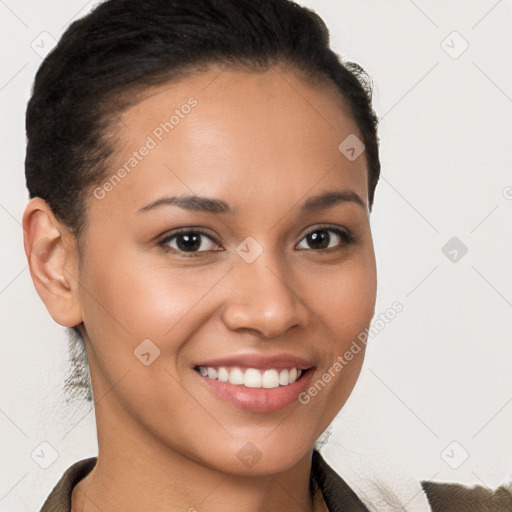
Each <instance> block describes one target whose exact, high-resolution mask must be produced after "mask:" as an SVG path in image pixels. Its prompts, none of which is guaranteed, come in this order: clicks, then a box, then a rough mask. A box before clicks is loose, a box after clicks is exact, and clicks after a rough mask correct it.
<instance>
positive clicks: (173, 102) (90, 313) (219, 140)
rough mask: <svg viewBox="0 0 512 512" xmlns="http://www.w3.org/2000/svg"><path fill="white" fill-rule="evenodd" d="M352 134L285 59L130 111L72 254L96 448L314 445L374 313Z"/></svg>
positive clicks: (241, 454) (240, 449) (262, 465)
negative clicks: (283, 65)
mask: <svg viewBox="0 0 512 512" xmlns="http://www.w3.org/2000/svg"><path fill="white" fill-rule="evenodd" d="M354 136H357V137H358V139H361V136H360V134H359V130H358V129H357V126H356V124H355V123H354V121H353V120H352V118H351V116H350V113H349V111H348V107H347V106H346V105H345V103H344V102H343V100H342V99H341V97H340V95H339V94H338V93H337V92H336V90H335V89H334V86H329V85H316V86H313V85H308V83H307V82H305V81H304V80H303V79H301V78H299V77H298V75H295V74H292V73H290V72H285V71H283V70H279V71H278V70H277V69H275V68H271V69H270V70H269V71H268V72H265V73H259V74H258V73H242V72H236V71H222V72H220V73H219V72H218V71H213V70H211V71H208V72H204V73H202V74H198V75H196V76H194V77H192V78H187V79H184V80H182V81H181V82H180V83H178V84H174V85H169V84H168V85H166V86H163V87H159V88H158V89H157V90H156V91H152V93H151V95H147V96H146V97H145V99H143V100H142V101H141V102H140V103H138V104H137V105H136V106H132V107H130V108H128V109H127V110H126V111H125V112H124V113H123V114H122V115H121V116H120V119H119V122H118V123H117V129H116V131H115V133H114V139H113V140H114V147H115V154H114V156H113V157H112V158H111V162H110V173H109V175H108V177H107V179H106V180H105V181H103V182H102V183H100V184H99V185H98V187H97V188H95V189H94V190H92V191H91V194H90V196H89V197H88V199H87V201H88V202H87V215H88V227H87V230H86V233H85V235H84V241H83V242H84V243H83V246H84V254H83V256H82V260H81V262H80V265H79V266H77V267H76V268H77V272H78V273H79V282H80V286H79V287H78V288H77V299H78V301H79V305H80V311H81V316H82V319H83V322H84V326H85V330H86V333H85V340H86V343H87V349H88V356H89V364H90V370H91V376H92V381H93V389H94V392H95V399H96V401H97V404H96V415H97V421H98V431H99V432H98V435H99V442H100V451H101V449H102V448H101V445H102V443H103V444H104V445H105V443H109V444H111V443H114V444H116V443H117V444H119V443H125V444H130V449H131V450H138V451H140V452H144V453H146V454H149V453H151V450H154V449H156V448H159V449H161V448H162V447H164V448H165V450H164V451H168V450H171V451H172V452H173V453H177V454H178V455H184V456H185V457H187V458H188V459H192V460H194V461H196V462H199V463H201V464H202V465H206V466H208V467H214V468H217V469H220V470H222V471H229V472H239V473H254V474H263V473H269V472H270V473H273V472H278V471H282V470H285V469H287V468H290V467H291V466H292V465H293V464H295V463H296V462H297V461H298V460H299V459H300V458H301V457H303V456H305V454H307V453H309V450H310V449H311V447H312V446H313V444H314V442H315V440H316V439H317V438H318V437H319V436H320V435H321V433H322V432H323V431H324V430H325V428H327V426H328V425H329V424H330V422H331V421H332V420H333V418H334V417H335V415H336V413H337V412H338V411H339V410H340V408H341V407H342V406H343V404H344V403H345V401H346V400H347V398H348V396H349V394H350V392H351V390H352V388H353V386H354V384H355V382H356V380H357V377H358V374H359V371H360V367H361V364H362V361H363V354H364V349H363V350H360V351H359V352H358V353H354V354H353V358H352V360H351V361H350V362H347V361H346V360H345V359H343V360H344V361H345V364H343V368H342V369H341V370H339V369H338V370H335V369H334V368H333V365H335V362H336V361H340V360H341V358H343V355H344V354H345V352H346V351H347V350H349V348H350V345H351V343H352V341H353V340H355V339H356V338H357V335H358V334H359V333H360V332H362V331H364V330H365V328H366V327H367V326H368V325H369V323H370V321H371V319H372V316H373V313H374V304H375V295H376V271H375V258H374V250H373V245H372V237H371V232H370V225H369V217H368V216H369V211H368V199H367V197H368V176H367V167H366V160H365V155H364V152H363V154H362V155H361V156H360V157H358V158H355V159H354V156H357V151H358V150H359V149H360V148H359V147H355V154H354V155H353V154H352V153H354V152H352V151H350V149H349V150H348V151H347V150H346V149H347V148H346V147H345V146H343V148H344V153H343V152H342V151H341V150H340V149H339V145H340V143H342V142H343V141H345V139H347V137H351V138H349V139H348V142H346V143H345V145H346V144H349V145H350V142H351V141H352V142H353V141H354V140H355V141H356V142H357V140H356V139H354ZM345 155H348V157H347V156H345ZM349 157H350V158H349ZM120 169H124V172H123V171H122V170H120ZM325 194H327V196H326V197H325V198H324V199H323V200H321V199H320V197H321V196H323V195H325ZM172 198H174V199H172ZM176 198H179V199H180V201H177V199H176ZM206 198H208V200H206ZM178 230H179V231H180V232H181V234H178V233H177V232H178ZM199 367H204V368H206V370H204V369H202V368H199ZM208 367H209V368H210V369H209V370H208ZM251 368H252V370H248V369H251ZM336 368H339V367H336ZM295 369H299V370H302V375H301V376H300V378H299V379H298V380H296V381H295V382H293V383H289V382H290V380H292V381H293V374H294V372H295ZM246 370H248V371H246ZM284 370H287V371H284ZM329 370H330V375H331V378H330V379H329V378H328V377H327V378H326V377H325V375H326V373H329ZM201 371H202V372H203V373H205V372H208V373H209V375H210V376H208V375H202V374H201ZM299 373H300V372H299ZM215 375H217V379H215V378H211V377H215ZM322 376H324V380H323V381H322V382H321V384H320V385H319V384H318V383H317V386H316V388H315V389H316V392H315V391H313V392H311V393H310V391H309V390H310V389H311V388H314V387H315V386H314V384H315V382H317V381H318V380H319V379H320V380H322ZM219 379H220V380H219ZM226 379H228V382H223V381H225V380H226ZM243 379H245V381H244V382H246V384H247V386H245V385H242V384H240V382H242V381H243ZM230 381H233V382H234V383H230ZM326 381H328V382H327V383H326ZM237 382H238V383H239V384H236V383H237ZM287 383H288V384H287ZM263 385H264V386H268V387H259V386H263ZM276 386H277V387H276ZM299 394H300V397H301V399H300V400H299V399H298V398H299ZM121 433H122V435H120V434H121Z"/></svg>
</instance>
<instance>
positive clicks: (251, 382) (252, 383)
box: [244, 368, 261, 388]
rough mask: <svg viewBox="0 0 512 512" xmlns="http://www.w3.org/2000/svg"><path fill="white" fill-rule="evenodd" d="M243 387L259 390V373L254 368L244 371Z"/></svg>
mask: <svg viewBox="0 0 512 512" xmlns="http://www.w3.org/2000/svg"><path fill="white" fill-rule="evenodd" d="M244 386H245V387H246V388H261V373H260V372H259V371H258V370H256V369H255V368H248V369H247V370H245V375H244Z"/></svg>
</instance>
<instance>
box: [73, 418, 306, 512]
mask: <svg viewBox="0 0 512 512" xmlns="http://www.w3.org/2000/svg"><path fill="white" fill-rule="evenodd" d="M97 420H98V422H99V420H100V418H98V417H97ZM98 426H100V423H98ZM140 428H141V427H140V426H138V427H136V428H127V425H124V428H123V429H122V430H121V429H115V428H98V446H99V455H98V460H97V463H96V466H95V467H94V469H93V470H92V471H91V473H90V474H89V475H88V476H87V477H86V478H84V479H83V480H82V481H81V482H79V484H77V486H76V487H75V489H74V491H73V496H72V512H93V511H94V512H97V511H98V510H101V511H102V512H116V511H123V512H139V511H140V510H151V511H152V512H160V511H162V512H163V511H165V512H174V511H180V512H184V511H188V512H214V511H215V512H217V511H219V510H222V511H223V512H235V511H236V512H239V511H240V510H244V511H247V512H253V511H254V512H256V511H263V510H264V511H265V512H277V511H283V510H301V511H304V512H313V510H314V504H313V499H312V497H311V495H310V492H309V480H310V471H311V452H310V451H308V452H307V453H306V454H305V455H304V456H303V457H302V458H301V459H300V460H299V461H298V462H297V463H296V464H295V465H294V466H292V467H291V468H289V469H288V470H286V471H284V472H281V473H276V474H266V475H238V474H230V473H225V472H221V471H218V470H216V469H215V468H212V467H209V466H206V465H204V464H201V463H199V462H196V461H194V460H192V459H191V458H189V457H186V456H184V455H183V454H181V453H178V452H176V451H175V450H172V449H170V448H169V447H168V446H162V444H161V443H160V442H159V441H158V440H155V439H154V438H152V437H151V436H150V435H149V434H147V435H146V436H145V437H144V436H141V432H140ZM121 431H122V432H123V435H122V436H121V435H119V434H116V432H121ZM100 433H101V435H100Z"/></svg>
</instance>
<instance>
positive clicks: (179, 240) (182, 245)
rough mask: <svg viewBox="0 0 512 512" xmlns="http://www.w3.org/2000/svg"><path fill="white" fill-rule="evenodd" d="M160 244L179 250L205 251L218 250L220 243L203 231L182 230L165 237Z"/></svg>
mask: <svg viewBox="0 0 512 512" xmlns="http://www.w3.org/2000/svg"><path fill="white" fill-rule="evenodd" d="M160 245H162V246H166V247H169V248H171V249H173V250H175V251H178V252H188V253H195V252H205V251H215V250H218V247H219V246H218V245H217V244H216V243H215V241H213V240H212V239H211V237H210V236H208V235H207V234H206V233H203V232H201V231H180V232H178V233H174V234H172V235H170V236H168V237H166V238H164V239H163V240H162V241H161V242H160Z"/></svg>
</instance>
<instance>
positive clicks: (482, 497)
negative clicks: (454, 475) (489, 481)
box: [421, 481, 512, 512]
mask: <svg viewBox="0 0 512 512" xmlns="http://www.w3.org/2000/svg"><path fill="white" fill-rule="evenodd" d="M421 486H422V487H423V490H424V491H425V493H426V495H427V498H428V501H429V503H430V505H431V507H432V511H433V512H458V511H460V512H472V511H474V512H512V482H511V483H509V484H508V485H502V486H501V487H498V488H497V489H494V490H492V489H488V488H486V487H483V486H479V485H475V486H473V487H466V486H464V485H460V484H455V483H440V482H430V481H425V482H421Z"/></svg>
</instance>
